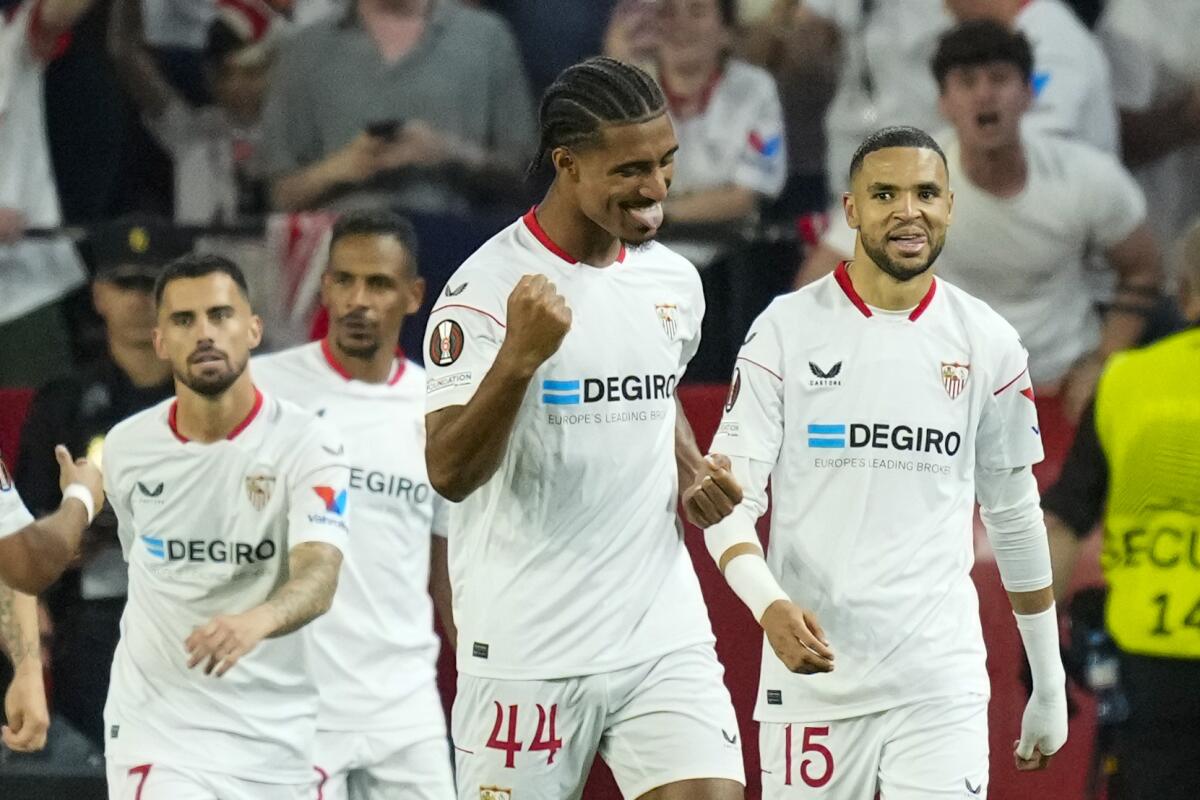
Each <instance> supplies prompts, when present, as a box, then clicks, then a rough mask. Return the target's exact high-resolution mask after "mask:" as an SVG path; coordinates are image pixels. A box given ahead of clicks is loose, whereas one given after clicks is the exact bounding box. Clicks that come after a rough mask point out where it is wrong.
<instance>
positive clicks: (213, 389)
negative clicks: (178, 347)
mask: <svg viewBox="0 0 1200 800" xmlns="http://www.w3.org/2000/svg"><path fill="white" fill-rule="evenodd" d="M249 362H250V358H249V357H248V356H247V358H246V360H245V361H243V362H242V363H241V364H237V365H234V366H233V367H232V368H231V369H229V370H228V371H226V372H223V373H221V374H220V375H218V376H216V377H215V378H196V377H193V376H192V375H189V374H188V373H187V371H186V370H185V371H183V372H180V371H179V370H175V378H176V380H178V381H179V382H180V383H182V384H183V385H184V386H186V387H188V388H189V389H191V390H192V391H193V392H195V393H196V394H198V395H201V396H203V397H208V398H214V397H220V396H221V395H223V394H225V392H226V391H227V390H228V389H229V387H230V386H233V384H234V383H236V382H237V379H238V378H240V377H242V373H243V372H245V371H246V365H247V364H248V363H249Z"/></svg>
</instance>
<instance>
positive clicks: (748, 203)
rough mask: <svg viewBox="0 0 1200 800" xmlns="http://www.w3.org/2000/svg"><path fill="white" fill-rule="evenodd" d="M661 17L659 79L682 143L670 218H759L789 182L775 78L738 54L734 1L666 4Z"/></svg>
mask: <svg viewBox="0 0 1200 800" xmlns="http://www.w3.org/2000/svg"><path fill="white" fill-rule="evenodd" d="M659 16H660V25H659V28H660V30H661V31H662V40H661V42H660V43H659V46H658V80H659V83H660V84H661V85H662V87H663V92H664V93H665V94H666V97H667V104H668V108H669V111H670V115H671V121H672V123H673V124H674V126H675V135H676V137H677V138H678V139H679V151H678V152H677V153H676V154H675V177H674V179H673V180H672V182H671V189H672V194H671V196H670V197H669V198H668V199H667V201H666V203H664V204H663V205H664V209H665V212H666V216H667V219H668V220H673V221H678V222H728V221H732V220H740V219H745V218H747V217H752V216H753V215H754V214H755V213H756V212H757V211H758V207H759V204H760V202H761V201H762V200H763V199H768V200H770V199H774V198H775V197H777V196H778V195H779V192H780V190H782V189H783V184H784V181H785V180H786V179H787V151H786V148H785V145H784V137H783V110H782V109H781V108H780V105H779V94H778V92H777V91H776V89H775V80H774V79H773V78H772V77H771V76H770V74H768V73H767V72H766V71H765V70H763V69H761V68H759V67H754V66H751V65H750V64H747V63H746V62H744V61H741V60H739V59H737V58H733V57H732V56H731V55H730V47H731V45H732V37H733V33H734V27H735V24H736V20H735V18H734V3H733V0H664V2H663V3H662V7H661V9H660V11H659Z"/></svg>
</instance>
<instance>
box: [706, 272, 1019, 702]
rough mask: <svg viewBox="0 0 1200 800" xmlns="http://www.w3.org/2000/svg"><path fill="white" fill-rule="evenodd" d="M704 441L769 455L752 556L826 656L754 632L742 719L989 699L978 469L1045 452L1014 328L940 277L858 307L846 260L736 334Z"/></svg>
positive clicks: (729, 450) (762, 458)
mask: <svg viewBox="0 0 1200 800" xmlns="http://www.w3.org/2000/svg"><path fill="white" fill-rule="evenodd" d="M851 269H853V268H851ZM710 451H711V452H714V453H725V454H727V455H730V456H736V457H744V458H749V459H752V460H754V461H759V462H765V463H766V464H770V465H774V467H773V470H772V472H771V484H772V493H771V498H772V499H771V502H772V505H773V508H772V509H771V538H770V545H769V549H768V551H767V563H768V565H769V566H770V568H771V572H772V574H773V575H774V576H775V577H776V579H777V580H778V581H779V583H780V585H781V586H782V588H783V590H784V591H785V592H787V594H788V596H789V597H790V598H791V599H792V600H793V601H794V602H795V603H796V604H797V605H799V606H801V607H802V608H806V609H809V610H811V611H813V612H814V613H815V614H816V617H817V619H818V621H819V622H820V624H821V626H822V628H823V629H824V630H825V633H826V635H827V637H828V639H829V642H830V647H831V648H832V649H833V652H834V654H835V659H836V662H835V663H836V669H835V670H834V671H833V672H831V673H827V674H818V675H796V674H793V673H791V672H789V671H788V669H787V668H786V667H785V666H784V665H783V662H781V661H780V660H779V658H778V657H777V656H776V655H775V653H774V652H773V651H772V650H771V647H770V645H769V644H768V643H767V642H766V637H765V636H764V641H763V656H762V675H761V681H760V685H759V690H758V702H757V707H756V711H755V719H757V720H760V721H763V722H806V721H818V720H828V719H841V718H847V717H855V716H861V715H864V714H871V713H875V712H877V711H881V710H884V709H889V708H895V707H897V706H901V705H904V704H907V703H914V702H918V701H922V700H926V699H930V698H935V697H945V696H961V695H963V694H968V693H974V694H979V695H984V696H986V695H987V694H988V691H989V685H988V675H987V671H986V669H985V667H984V657H985V653H984V645H983V636H982V632H981V629H980V623H979V613H978V599H977V596H976V593H975V587H974V584H973V583H972V582H971V576H970V571H971V566H972V563H973V561H974V553H973V544H972V515H973V512H974V504H975V471H976V468H977V467H979V468H985V469H991V470H997V469H1006V468H1017V467H1022V466H1027V465H1030V464H1033V463H1036V462H1038V461H1040V460H1041V458H1042V446H1041V438H1040V435H1039V432H1038V422H1037V414H1036V410H1035V407H1034V404H1033V392H1032V389H1031V388H1030V382H1029V376H1028V371H1027V370H1026V357H1025V351H1024V350H1023V349H1022V347H1021V343H1020V341H1019V340H1018V338H1017V333H1016V331H1014V330H1013V328H1012V326H1010V325H1009V324H1008V323H1006V322H1005V321H1004V320H1003V319H1001V318H1000V316H999V315H998V314H996V313H995V312H994V311H992V310H991V309H990V308H988V307H987V305H985V304H984V303H983V302H981V301H979V300H977V299H975V298H974V297H971V296H970V295H968V294H967V293H966V292H963V291H961V290H959V289H957V288H956V287H954V286H952V285H950V283H948V282H947V281H943V280H940V279H935V282H934V284H933V286H932V287H931V289H930V291H929V293H928V294H927V295H926V296H925V298H924V299H923V300H922V301H921V302H920V304H918V305H917V306H916V307H915V308H913V309H909V310H907V311H903V312H887V311H881V310H880V309H873V308H871V307H869V306H868V305H867V304H866V303H865V302H863V300H862V298H861V297H860V296H859V295H858V294H857V293H856V292H855V291H854V287H853V285H852V284H851V282H850V278H849V275H848V273H847V269H846V267H845V265H844V264H843V265H842V266H840V267H838V269H837V271H836V272H834V273H833V274H832V275H827V276H825V277H824V278H821V279H820V280H818V281H816V282H814V283H812V284H810V285H809V286H806V287H805V288H803V289H801V290H799V291H797V292H794V293H792V294H788V295H784V296H783V297H780V298H777V299H776V300H775V301H774V302H773V303H772V304H771V305H770V306H769V307H768V308H767V310H766V311H764V312H763V313H762V315H760V316H759V318H758V319H757V320H756V321H755V322H754V324H753V325H752V326H751V328H750V333H749V334H748V335H747V337H746V340H745V343H744V344H743V345H742V348H741V351H740V353H739V355H738V359H737V362H736V369H735V372H734V377H733V385H732V387H731V391H730V397H729V400H728V401H727V404H726V412H725V415H724V418H723V420H722V422H721V426H720V428H719V429H718V432H717V435H716V437H715V438H714V439H713V443H712V447H711V448H710ZM763 488H765V487H752V490H755V491H757V490H760V489H763Z"/></svg>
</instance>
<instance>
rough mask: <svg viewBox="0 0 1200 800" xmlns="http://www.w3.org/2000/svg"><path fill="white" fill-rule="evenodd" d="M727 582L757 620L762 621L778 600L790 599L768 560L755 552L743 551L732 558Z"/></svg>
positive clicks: (728, 565) (726, 575) (726, 573)
mask: <svg viewBox="0 0 1200 800" xmlns="http://www.w3.org/2000/svg"><path fill="white" fill-rule="evenodd" d="M725 582H726V583H728V584H729V588H730V589H733V593H734V594H736V595H737V596H738V598H739V599H740V600H741V601H742V602H743V603H745V604H746V608H748V609H750V613H751V614H753V615H754V620H755V621H756V622H761V621H762V616H763V613H764V612H765V611H766V610H767V609H768V608H769V607H770V605H771V604H772V603H774V602H775V601H776V600H787V599H788V596H787V593H786V592H784V591H783V589H782V588H781V587H780V586H779V581H777V580H775V576H774V575H772V574H771V569H770V567H768V566H767V562H766V560H765V559H764V558H763V557H762V556H760V555H757V554H755V553H742V554H741V555H738V556H734V557H733V558H731V559H730V560H729V563H728V564H726V565H725Z"/></svg>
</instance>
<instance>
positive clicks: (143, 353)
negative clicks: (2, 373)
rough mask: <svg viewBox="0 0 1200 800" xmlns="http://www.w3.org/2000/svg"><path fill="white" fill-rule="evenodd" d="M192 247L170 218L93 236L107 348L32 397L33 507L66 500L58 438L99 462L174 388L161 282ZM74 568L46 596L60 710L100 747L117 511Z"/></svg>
mask: <svg viewBox="0 0 1200 800" xmlns="http://www.w3.org/2000/svg"><path fill="white" fill-rule="evenodd" d="M189 249H191V242H190V241H189V240H188V239H187V237H185V236H183V235H181V234H179V233H177V232H176V231H175V230H174V229H173V228H172V227H170V226H169V225H152V224H149V223H138V222H132V221H131V222H124V223H122V222H116V223H113V224H111V225H108V226H105V227H104V228H101V229H99V230H98V231H97V232H96V234H95V235H94V236H93V238H92V252H93V254H94V255H95V258H96V261H97V270H98V272H97V276H96V279H95V281H94V282H93V283H92V300H93V303H94V304H95V307H96V311H97V312H98V313H99V314H100V316H101V318H103V320H104V324H105V332H106V338H107V344H108V347H107V351H106V352H105V354H104V355H103V356H102V357H100V358H99V359H97V360H96V361H95V362H93V363H91V364H88V365H87V366H85V367H83V368H82V369H80V370H78V371H77V372H75V373H73V374H72V375H70V376H68V377H65V378H61V379H59V380H55V381H51V382H50V383H47V384H46V385H44V386H42V387H41V388H40V389H39V390H38V393H37V394H36V395H35V396H34V399H33V401H32V403H31V404H30V407H29V413H28V416H27V417H26V419H25V426H24V429H23V431H22V434H21V455H20V459H19V460H18V462H17V465H16V475H17V480H18V481H19V483H20V486H21V491H22V494H23V496H24V499H25V502H26V503H27V504H28V506H29V508H30V510H31V511H32V512H33V513H34V514H36V515H42V514H45V513H48V512H49V511H51V510H53V509H54V508H56V507H57V506H58V505H59V503H60V502H61V500H62V493H61V491H60V489H59V480H58V464H57V463H56V462H55V459H54V452H53V451H54V445H55V444H57V443H64V444H66V445H67V446H68V447H69V448H70V450H71V451H72V452H76V453H86V454H87V456H88V457H89V458H90V459H92V460H93V461H95V462H96V463H101V460H102V453H103V447H104V437H105V435H106V434H107V433H108V431H109V429H110V428H112V427H113V426H114V425H116V424H117V423H118V422H120V421H121V420H123V419H125V418H126V417H128V416H130V415H132V414H134V413H136V412H138V411H141V410H142V409H144V408H149V407H150V406H152V405H154V404H155V403H157V402H159V401H160V400H163V399H164V398H166V397H168V396H170V395H171V392H172V383H171V365H170V364H169V363H167V362H165V361H162V360H160V359H159V358H158V356H157V355H156V354H155V352H154V341H153V330H154V323H155V319H154V279H155V277H156V276H157V275H158V273H159V271H160V270H161V267H162V265H163V264H165V263H166V262H167V261H169V260H171V259H172V258H175V257H177V256H180V255H183V254H184V253H186V252H187V251H188V250H189ZM76 567H77V568H74V569H72V570H70V571H68V572H67V573H66V574H65V575H64V576H63V577H62V579H61V580H60V581H59V582H58V584H57V585H56V586H54V587H53V588H52V589H51V590H50V591H49V592H48V593H47V595H46V597H45V600H46V602H47V606H48V608H49V610H50V616H51V619H52V621H53V623H54V644H53V648H52V650H51V656H52V658H51V660H50V664H51V675H52V677H53V687H54V708H55V713H56V714H58V715H62V716H63V717H64V718H66V719H67V720H69V721H70V722H71V724H72V725H73V726H74V727H75V728H76V729H78V730H79V731H80V732H81V733H83V734H84V735H85V736H86V737H87V738H88V739H89V740H91V742H92V743H93V744H95V745H96V746H97V747H98V748H102V747H103V745H104V721H103V718H102V712H103V710H104V698H105V696H106V695H107V693H108V677H109V671H110V667H111V665H112V656H113V651H114V650H115V649H116V646H117V639H118V637H119V630H118V625H119V623H120V621H121V612H122V611H123V610H124V607H125V590H126V584H127V574H126V569H125V561H124V559H123V558H122V557H121V545H120V542H119V541H118V539H117V531H116V519H115V517H114V516H113V514H112V512H111V510H107V509H106V510H105V511H104V512H102V513H100V514H99V515H98V516H97V518H96V520H95V522H94V523H93V524H92V526H91V527H90V528H89V530H88V533H87V535H86V536H85V538H84V546H83V555H82V557H81V559H80V561H79V563H78V564H77V565H76Z"/></svg>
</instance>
